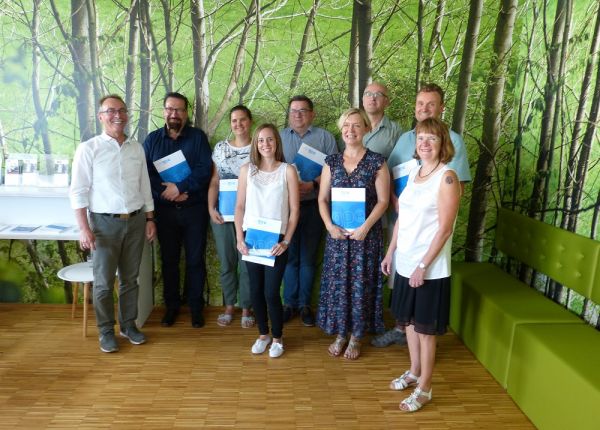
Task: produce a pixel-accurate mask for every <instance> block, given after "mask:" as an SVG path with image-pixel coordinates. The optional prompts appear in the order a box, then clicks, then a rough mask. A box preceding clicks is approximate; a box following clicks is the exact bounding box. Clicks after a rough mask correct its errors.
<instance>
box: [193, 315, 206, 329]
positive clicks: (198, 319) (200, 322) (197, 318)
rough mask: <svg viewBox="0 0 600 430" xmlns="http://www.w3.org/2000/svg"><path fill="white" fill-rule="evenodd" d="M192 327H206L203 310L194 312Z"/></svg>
mask: <svg viewBox="0 0 600 430" xmlns="http://www.w3.org/2000/svg"><path fill="white" fill-rule="evenodd" d="M192 327H194V328H200V327H204V315H202V312H198V313H193V314H192Z"/></svg>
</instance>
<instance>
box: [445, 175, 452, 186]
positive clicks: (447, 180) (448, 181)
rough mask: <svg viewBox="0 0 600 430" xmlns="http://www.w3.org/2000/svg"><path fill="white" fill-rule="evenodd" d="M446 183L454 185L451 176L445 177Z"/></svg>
mask: <svg viewBox="0 0 600 430" xmlns="http://www.w3.org/2000/svg"><path fill="white" fill-rule="evenodd" d="M446 183H447V184H448V185H452V184H453V183H454V179H453V178H452V176H446Z"/></svg>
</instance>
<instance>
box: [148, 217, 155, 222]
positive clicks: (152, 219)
mask: <svg viewBox="0 0 600 430" xmlns="http://www.w3.org/2000/svg"><path fill="white" fill-rule="evenodd" d="M151 221H152V222H156V219H155V218H146V222H151Z"/></svg>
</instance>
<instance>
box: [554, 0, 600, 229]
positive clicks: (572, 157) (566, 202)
mask: <svg viewBox="0 0 600 430" xmlns="http://www.w3.org/2000/svg"><path fill="white" fill-rule="evenodd" d="M599 49H600V7H599V8H598V11H597V12H596V23H595V25H594V35H593V36H592V40H591V43H590V51H589V56H588V57H587V61H586V66H585V72H584V74H583V80H582V82H581V91H580V94H579V103H578V105H577V113H576V114H575V122H574V124H573V133H572V135H571V146H570V148H569V158H568V161H567V168H566V174H565V179H564V186H563V188H564V193H565V194H564V199H563V209H564V210H563V217H562V220H561V223H560V227H561V228H569V226H570V225H574V224H571V219H572V218H573V217H575V218H577V215H576V214H574V213H571V212H570V211H569V210H570V206H571V203H572V199H573V188H574V184H575V176H576V173H575V172H576V168H577V160H578V158H579V154H580V152H581V143H580V139H581V132H582V126H583V124H584V121H585V118H584V116H585V110H586V106H587V101H588V97H589V92H590V87H591V85H592V76H593V74H594V66H595V64H596V63H597V61H598V54H599V53H598V50H599ZM571 231H574V230H571Z"/></svg>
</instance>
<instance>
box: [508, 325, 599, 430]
mask: <svg viewBox="0 0 600 430" xmlns="http://www.w3.org/2000/svg"><path fill="white" fill-rule="evenodd" d="M599 358H600V332H598V331H597V330H595V329H594V328H592V327H590V326H589V325H587V324H581V325H573V324H520V325H518V326H517V327H516V330H515V335H514V341H513V347H512V353H511V360H510V366H509V370H508V378H507V390H508V393H509V394H510V395H511V397H512V398H513V399H514V400H515V402H516V403H517V404H518V405H519V407H520V408H521V409H522V410H523V412H524V413H525V414H526V415H527V416H528V417H529V418H530V419H531V421H532V422H533V423H534V424H535V425H536V427H538V428H540V429H557V430H559V429H560V430H563V429H577V430H584V429H590V430H591V429H594V430H597V429H599V428H600V364H599V363H600V361H599Z"/></svg>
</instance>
